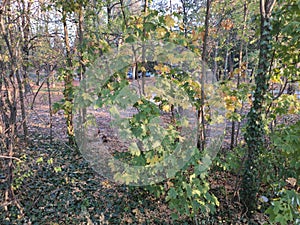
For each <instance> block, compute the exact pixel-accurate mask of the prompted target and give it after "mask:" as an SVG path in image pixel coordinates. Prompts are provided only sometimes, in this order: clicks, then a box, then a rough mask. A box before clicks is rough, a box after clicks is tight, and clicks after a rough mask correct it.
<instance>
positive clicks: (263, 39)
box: [241, 0, 276, 217]
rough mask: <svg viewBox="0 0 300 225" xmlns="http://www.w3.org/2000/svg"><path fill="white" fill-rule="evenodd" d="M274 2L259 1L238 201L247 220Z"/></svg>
mask: <svg viewBox="0 0 300 225" xmlns="http://www.w3.org/2000/svg"><path fill="white" fill-rule="evenodd" d="M275 3H276V0H260V43H259V50H260V52H259V63H258V71H257V75H256V76H255V84H256V88H255V92H254V96H253V97H254V101H253V105H252V107H251V109H250V112H249V113H248V116H247V118H248V122H247V128H246V133H245V140H246V143H247V155H246V156H247V158H246V163H245V171H244V175H243V182H242V192H241V198H242V202H243V204H244V207H245V209H244V210H245V212H246V213H247V215H248V216H250V217H251V216H252V215H253V213H254V210H255V209H256V205H257V199H258V198H257V193H258V191H259V188H260V181H259V174H258V168H259V155H260V153H261V152H262V151H263V149H264V146H265V113H266V105H265V101H266V93H267V90H268V85H269V80H270V73H269V67H270V61H271V50H272V45H271V39H272V35H271V21H270V19H271V14H272V10H273V7H274V5H275Z"/></svg>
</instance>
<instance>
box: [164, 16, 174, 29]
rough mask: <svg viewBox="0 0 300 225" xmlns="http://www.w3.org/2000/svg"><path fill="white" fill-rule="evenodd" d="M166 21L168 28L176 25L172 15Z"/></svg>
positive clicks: (166, 17)
mask: <svg viewBox="0 0 300 225" xmlns="http://www.w3.org/2000/svg"><path fill="white" fill-rule="evenodd" d="M165 21H166V25H167V26H168V27H173V26H174V25H175V20H174V19H173V18H172V17H171V15H166V16H165Z"/></svg>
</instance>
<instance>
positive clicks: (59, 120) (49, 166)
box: [0, 86, 299, 225]
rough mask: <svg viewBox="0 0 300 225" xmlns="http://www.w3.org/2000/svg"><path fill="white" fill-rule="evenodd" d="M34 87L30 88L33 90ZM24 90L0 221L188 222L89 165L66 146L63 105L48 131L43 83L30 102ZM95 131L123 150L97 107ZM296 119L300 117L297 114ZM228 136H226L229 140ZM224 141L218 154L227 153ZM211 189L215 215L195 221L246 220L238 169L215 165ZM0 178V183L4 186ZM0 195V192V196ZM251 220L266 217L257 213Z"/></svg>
mask: <svg viewBox="0 0 300 225" xmlns="http://www.w3.org/2000/svg"><path fill="white" fill-rule="evenodd" d="M37 88H38V87H37V86H34V87H33V92H34V93H35V92H36V90H37ZM51 97H52V103H53V102H56V101H58V100H60V99H61V98H62V87H61V86H56V87H51ZM32 99H33V94H32V95H30V94H29V95H28V96H27V98H26V100H27V106H28V112H29V113H28V128H29V135H30V138H29V143H28V145H25V144H24V145H22V144H21V145H20V146H19V152H17V153H16V154H15V156H16V157H19V158H20V159H22V161H21V162H20V163H17V164H16V166H15V171H16V172H15V177H16V178H17V179H16V180H15V194H16V201H17V202H18V203H19V206H20V209H21V210H20V209H17V208H14V207H13V206H12V208H11V210H10V211H8V212H5V211H3V209H2V208H1V209H0V214H1V216H0V224H3V225H4V224H28V225H30V224H49V225H50V224H52V225H56V224H57V225H58V224H59V225H61V224H66V225H67V224H68V225H69V224H78V225H79V224H88V225H91V224H95V225H96V224H193V222H192V221H191V220H190V219H189V218H186V217H181V218H179V220H178V221H176V222H174V221H172V220H171V214H172V212H173V211H172V210H170V209H169V208H168V206H167V203H166V202H164V200H163V198H155V197H154V196H152V195H150V194H149V193H148V192H146V191H145V190H143V189H142V188H130V187H128V186H125V185H120V184H116V183H112V182H111V181H110V180H108V179H106V178H105V177H103V176H102V175H101V174H98V173H96V172H95V171H94V170H93V169H91V167H90V165H89V163H88V162H87V161H86V160H85V159H84V157H83V156H82V154H80V153H79V152H78V151H77V150H76V149H73V148H72V147H70V146H68V145H67V144H66V143H67V135H66V129H65V120H64V115H63V112H62V111H58V112H57V113H56V114H54V115H53V120H52V122H53V124H52V126H53V127H52V133H50V129H49V128H50V117H49V104H48V94H47V89H46V88H45V87H43V88H42V89H41V91H40V92H39V94H38V95H37V98H36V100H35V103H34V105H33V107H32V108H31V107H30V106H31V104H32ZM99 115H100V117H101V124H100V125H99V130H100V134H101V135H102V138H103V136H105V139H106V140H105V142H106V144H107V145H109V146H110V148H111V150H118V151H126V149H127V146H126V143H125V144H124V143H120V141H119V140H118V138H117V136H116V134H115V133H114V132H112V130H110V125H109V122H110V117H109V114H108V113H107V112H105V110H104V111H99ZM298 119H299V118H298ZM227 139H228V137H227V138H226V142H227V143H228V140H227ZM226 151H229V150H228V144H226V146H224V148H223V150H222V154H226ZM209 180H210V184H211V191H212V192H213V193H214V194H215V195H216V196H217V197H218V199H219V201H220V207H219V208H218V209H217V213H216V215H213V216H211V217H210V218H207V217H203V218H199V221H198V224H248V222H247V220H246V218H245V215H242V213H241V212H242V210H241V209H242V206H241V203H240V202H239V195H238V193H239V186H240V176H239V174H230V173H228V172H225V171H223V170H222V169H221V168H216V169H214V170H213V173H212V174H211V176H210V179H209ZM4 185H5V184H4V183H3V182H2V183H1V180H0V189H2V188H4ZM2 197H3V196H1V199H3V198H2ZM255 222H256V223H257V224H263V223H265V222H267V218H266V217H265V216H264V215H263V214H262V213H259V212H258V213H257V215H256V218H255Z"/></svg>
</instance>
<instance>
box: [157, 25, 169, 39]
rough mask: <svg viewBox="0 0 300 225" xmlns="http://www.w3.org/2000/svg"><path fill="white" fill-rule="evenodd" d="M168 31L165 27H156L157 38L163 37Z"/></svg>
mask: <svg viewBox="0 0 300 225" xmlns="http://www.w3.org/2000/svg"><path fill="white" fill-rule="evenodd" d="M166 33H167V31H166V29H165V28H162V27H159V28H157V29H156V36H157V38H163V37H164V36H165V35H166Z"/></svg>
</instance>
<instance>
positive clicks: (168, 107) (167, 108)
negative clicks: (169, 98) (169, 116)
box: [162, 105, 171, 112]
mask: <svg viewBox="0 0 300 225" xmlns="http://www.w3.org/2000/svg"><path fill="white" fill-rule="evenodd" d="M162 110H163V111H165V112H170V110H171V107H170V106H169V105H163V106H162Z"/></svg>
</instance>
